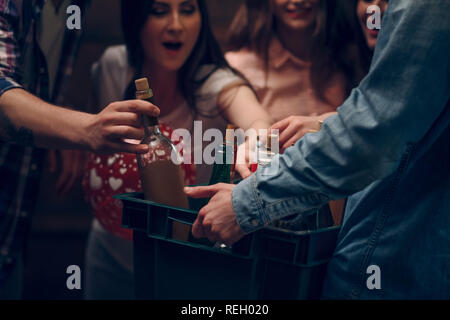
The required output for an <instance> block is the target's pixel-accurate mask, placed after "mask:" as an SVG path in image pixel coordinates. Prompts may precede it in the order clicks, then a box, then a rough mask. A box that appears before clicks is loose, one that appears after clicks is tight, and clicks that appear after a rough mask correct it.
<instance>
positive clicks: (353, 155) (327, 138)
mask: <svg viewBox="0 0 450 320" xmlns="http://www.w3.org/2000/svg"><path fill="white" fill-rule="evenodd" d="M448 12H450V1H448V0H414V1H412V0H397V1H391V2H390V3H389V7H388V10H387V12H386V14H385V16H384V19H383V27H382V29H381V32H380V35H379V39H378V43H377V48H376V50H375V54H374V58H373V61H372V66H371V70H370V72H369V74H368V75H367V77H366V78H365V79H364V80H363V81H362V82H361V84H360V85H359V87H358V88H356V89H354V90H353V91H352V93H351V95H350V97H349V98H348V99H347V100H346V101H345V102H344V104H343V105H342V106H341V107H340V108H339V109H338V115H336V116H332V117H329V118H328V119H327V120H326V121H325V123H324V125H323V127H322V130H321V131H320V132H318V133H314V134H307V135H306V136H305V137H304V138H302V139H300V140H299V141H298V142H297V143H296V144H295V146H294V147H291V148H289V149H288V150H286V152H285V153H284V155H281V156H279V157H277V158H276V160H277V161H278V170H277V172H276V173H275V174H270V175H264V171H259V170H258V172H257V173H255V174H254V175H252V176H251V177H250V178H248V179H246V180H244V181H243V182H241V183H240V184H239V185H237V186H236V188H234V190H233V197H232V199H233V200H232V201H233V207H234V210H235V212H236V218H237V220H238V223H239V224H240V226H241V228H242V229H243V230H244V231H245V232H252V231H254V230H256V229H258V228H261V227H263V226H264V225H267V224H268V223H270V222H272V221H274V220H276V219H279V218H282V217H284V216H287V215H290V214H292V213H300V212H305V211H307V210H310V209H311V208H314V207H317V206H320V205H322V204H324V203H326V202H328V201H329V200H330V199H339V198H344V197H346V196H348V195H351V194H353V193H355V192H358V191H360V190H362V189H364V188H365V187H367V186H368V185H369V184H371V183H372V182H374V181H376V180H379V179H383V178H384V177H387V176H388V175H390V174H392V173H393V172H394V171H395V169H396V168H397V166H398V164H399V161H400V159H401V156H402V154H403V152H404V151H405V150H406V148H407V147H408V146H410V145H414V144H416V143H418V142H419V141H420V140H421V139H422V138H423V137H424V136H425V134H426V133H427V131H429V130H430V128H431V127H432V126H433V123H434V122H435V121H436V120H437V119H438V117H439V115H440V114H441V113H443V111H444V110H445V108H446V104H447V101H448V100H449V98H450V20H449V19H448Z"/></svg>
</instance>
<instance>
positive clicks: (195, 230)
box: [184, 183, 245, 246]
mask: <svg viewBox="0 0 450 320" xmlns="http://www.w3.org/2000/svg"><path fill="white" fill-rule="evenodd" d="M234 187H235V185H232V184H224V183H219V184H216V185H213V186H207V187H195V188H185V189H184V191H185V193H186V194H187V195H188V196H189V197H192V198H210V197H212V198H211V200H210V201H209V203H208V204H207V205H206V206H204V207H203V208H202V209H201V210H200V211H199V213H198V218H197V220H195V222H194V225H193V227H192V234H193V235H194V237H195V238H208V239H209V240H210V241H211V242H220V243H223V244H225V245H227V246H231V245H233V243H235V242H237V241H238V240H240V239H241V238H242V237H243V236H244V235H245V234H244V231H242V229H241V227H240V226H239V224H238V222H237V221H236V214H235V212H234V209H233V205H232V203H231V193H232V191H233V188H234Z"/></svg>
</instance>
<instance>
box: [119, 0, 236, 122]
mask: <svg viewBox="0 0 450 320" xmlns="http://www.w3.org/2000/svg"><path fill="white" fill-rule="evenodd" d="M154 2H155V1H154V0H132V1H131V0H122V1H121V12H122V31H123V34H124V39H125V44H126V46H127V51H128V59H129V63H130V65H131V66H132V67H134V68H135V70H136V72H137V74H136V77H140V76H142V75H141V72H142V70H141V69H142V64H143V62H144V52H143V48H142V44H141V40H140V37H139V35H140V33H141V30H142V28H143V26H144V24H145V22H146V21H147V19H148V16H149V14H150V12H151V9H152V6H153V4H154ZM197 3H198V8H199V11H200V15H201V19H202V28H201V31H200V35H199V37H198V40H197V43H196V45H195V46H194V48H193V50H192V52H191V54H190V56H189V58H188V59H187V61H186V62H185V63H184V65H183V67H182V68H181V69H180V70H179V71H178V73H179V77H178V87H179V88H180V91H181V93H182V95H183V97H184V98H185V99H186V101H187V103H188V105H189V107H190V108H192V109H193V110H194V111H195V112H197V113H198V109H197V107H196V105H197V96H196V92H197V89H199V88H200V87H201V86H202V85H203V84H204V83H205V81H206V80H207V79H208V78H209V76H210V75H211V74H212V73H214V71H216V70H217V69H220V68H229V69H230V70H233V69H231V68H230V66H229V64H228V63H227V61H226V60H225V58H224V56H223V52H222V50H221V48H220V46H219V43H218V42H217V41H216V38H215V37H214V35H213V33H212V31H211V30H212V28H211V24H210V21H209V16H208V9H207V7H206V1H205V0H197ZM204 65H213V66H214V68H212V69H211V70H210V72H208V73H207V74H206V75H205V76H204V77H202V78H201V79H197V77H196V75H197V72H198V70H199V69H200V68H201V67H202V66H204ZM233 71H234V70H233ZM134 93H135V89H134V83H133V81H131V83H130V84H129V86H128V88H127V90H126V92H125V99H133V96H134Z"/></svg>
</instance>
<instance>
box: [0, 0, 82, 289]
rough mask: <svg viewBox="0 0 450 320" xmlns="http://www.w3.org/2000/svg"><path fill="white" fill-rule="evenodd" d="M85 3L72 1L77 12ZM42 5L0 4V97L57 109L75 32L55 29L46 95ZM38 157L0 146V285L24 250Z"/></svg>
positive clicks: (33, 1) (19, 0)
mask: <svg viewBox="0 0 450 320" xmlns="http://www.w3.org/2000/svg"><path fill="white" fill-rule="evenodd" d="M86 2H87V1H84V0H79V1H72V3H73V4H76V5H78V6H80V8H84V7H85V3H86ZM44 4H45V0H0V95H2V94H3V93H5V92H6V91H8V90H10V89H13V88H23V89H25V90H27V91H28V92H30V93H33V94H35V95H37V96H39V97H40V98H41V99H43V100H46V101H48V102H54V103H57V104H62V103H63V101H64V97H63V94H62V93H63V92H64V91H65V89H66V87H67V85H68V81H67V79H68V77H69V76H70V75H71V73H72V65H73V63H74V59H75V54H76V51H77V49H78V44H79V41H78V40H79V38H80V34H81V32H80V31H76V30H72V31H69V30H67V29H66V30H61V32H64V33H65V34H64V41H63V44H62V52H61V59H60V64H59V68H58V72H57V74H56V81H55V87H54V88H53V90H52V95H51V96H50V94H49V92H50V90H49V79H48V70H47V63H46V60H45V57H44V54H43V53H42V51H41V48H40V47H39V44H38V43H39V41H38V40H39V39H38V38H39V36H38V34H39V27H40V18H41V12H42V10H43V7H44ZM44 156H45V152H44V150H42V149H38V148H32V147H22V146H18V145H14V144H10V143H7V142H3V141H0V285H1V283H2V280H4V279H6V277H7V276H8V275H9V272H10V271H11V270H12V268H13V267H14V262H15V260H16V258H17V257H19V256H20V255H21V254H22V253H23V251H24V247H25V240H26V236H27V230H28V229H29V226H30V217H31V214H32V212H33V209H34V206H35V204H36V200H37V194H38V186H39V178H40V172H41V169H42V167H43V163H44Z"/></svg>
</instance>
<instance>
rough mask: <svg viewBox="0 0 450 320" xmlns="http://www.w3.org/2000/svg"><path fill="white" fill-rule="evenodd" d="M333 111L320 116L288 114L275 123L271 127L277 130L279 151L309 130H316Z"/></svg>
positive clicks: (318, 129) (289, 145) (282, 150)
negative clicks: (288, 115)
mask: <svg viewBox="0 0 450 320" xmlns="http://www.w3.org/2000/svg"><path fill="white" fill-rule="evenodd" d="M333 114H336V113H335V112H331V113H326V114H323V115H320V116H310V117H305V116H290V117H287V118H286V119H283V120H281V121H279V122H277V123H275V124H274V125H273V126H272V127H271V129H272V130H278V131H279V143H280V152H281V153H283V152H284V151H285V150H286V149H287V148H289V147H291V146H292V145H294V144H295V143H296V142H297V140H299V139H300V138H302V137H303V136H304V135H305V134H307V133H309V132H318V131H320V129H321V127H322V122H323V121H324V120H325V119H326V118H328V117H329V116H331V115H333Z"/></svg>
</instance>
